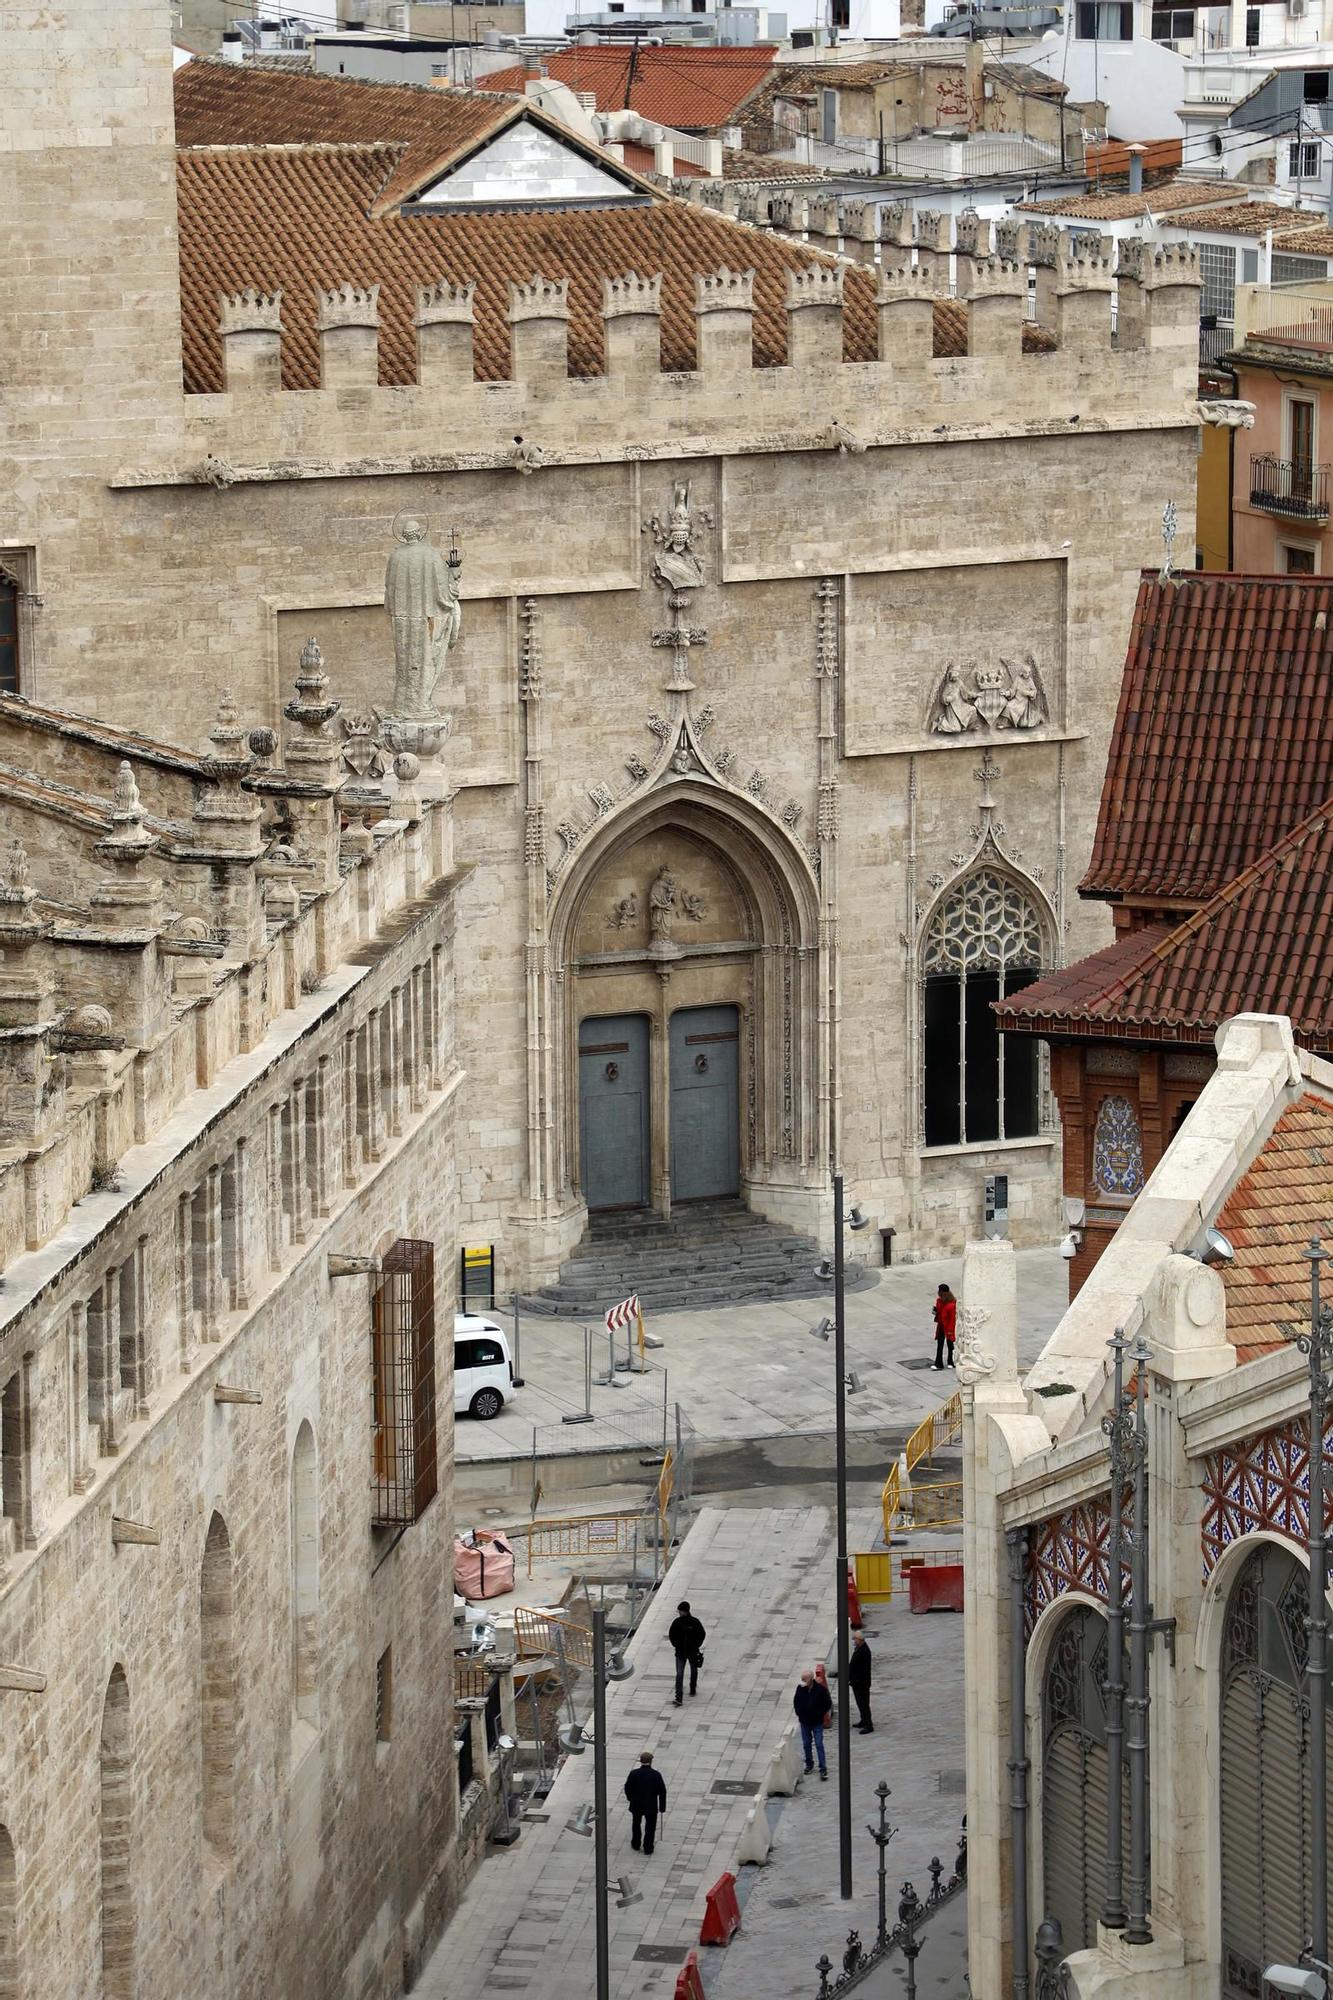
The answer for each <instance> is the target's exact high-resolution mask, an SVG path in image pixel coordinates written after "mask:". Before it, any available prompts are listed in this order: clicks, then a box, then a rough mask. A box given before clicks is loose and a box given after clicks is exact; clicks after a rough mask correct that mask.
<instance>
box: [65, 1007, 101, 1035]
mask: <svg viewBox="0 0 1333 2000" xmlns="http://www.w3.org/2000/svg"><path fill="white" fill-rule="evenodd" d="M69 1025H70V1028H71V1030H72V1031H73V1033H74V1034H76V1035H90V1036H92V1035H96V1036H99V1037H100V1036H102V1035H109V1034H110V1033H111V1012H110V1009H109V1008H107V1007H99V1006H98V1005H97V1003H96V1001H93V1000H90V1001H88V1002H87V1004H86V1005H85V1006H83V1007H76V1008H75V1010H74V1012H73V1013H72V1014H71V1015H70V1019H69Z"/></svg>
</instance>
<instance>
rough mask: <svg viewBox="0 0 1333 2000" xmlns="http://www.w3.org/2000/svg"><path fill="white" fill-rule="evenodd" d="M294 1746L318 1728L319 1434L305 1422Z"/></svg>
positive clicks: (299, 1474)
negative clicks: (317, 1451)
mask: <svg viewBox="0 0 1333 2000" xmlns="http://www.w3.org/2000/svg"><path fill="white" fill-rule="evenodd" d="M291 1506H292V1524H291V1534H292V1580H291V1583H292V1721H293V1748H294V1749H295V1750H300V1749H302V1748H304V1745H305V1742H307V1741H308V1740H309V1737H310V1735H311V1734H313V1733H314V1732H315V1731H316V1730H317V1729H318V1728H319V1491H318V1485H317V1478H316V1464H315V1434H314V1432H313V1431H312V1430H311V1428H310V1425H309V1424H308V1423H304V1424H302V1426H301V1428H300V1430H299V1431H298V1432H297V1436H296V1450H295V1451H294V1453H293V1454H292V1500H291Z"/></svg>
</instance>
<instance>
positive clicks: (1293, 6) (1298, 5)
mask: <svg viewBox="0 0 1333 2000" xmlns="http://www.w3.org/2000/svg"><path fill="white" fill-rule="evenodd" d="M1307 4H1308V0H1287V12H1288V14H1290V16H1291V18H1292V20H1293V21H1300V20H1303V19H1304V17H1305V9H1306V6H1307Z"/></svg>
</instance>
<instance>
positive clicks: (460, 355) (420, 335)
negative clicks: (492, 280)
mask: <svg viewBox="0 0 1333 2000" xmlns="http://www.w3.org/2000/svg"><path fill="white" fill-rule="evenodd" d="M476 296H477V287H476V282H475V280H474V281H472V282H471V283H469V284H466V285H451V284H450V283H449V281H448V280H447V279H446V278H441V279H440V280H439V282H438V283H437V284H434V285H418V286H417V292H416V311H415V313H414V315H413V318H414V323H415V326H416V333H417V380H418V381H419V382H421V383H423V384H429V385H431V386H434V385H436V384H446V383H463V382H470V381H471V380H472V338H473V331H472V330H473V324H474V321H475V318H476V303H475V301H476Z"/></svg>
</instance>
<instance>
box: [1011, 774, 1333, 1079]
mask: <svg viewBox="0 0 1333 2000" xmlns="http://www.w3.org/2000/svg"><path fill="white" fill-rule="evenodd" d="M1242 1013H1256V1014H1287V1015H1290V1017H1291V1023H1292V1027H1293V1028H1294V1030H1295V1033H1296V1037H1297V1039H1298V1040H1299V1041H1300V1042H1301V1043H1302V1044H1303V1045H1304V1046H1305V1047H1307V1048H1315V1049H1320V1050H1323V1049H1328V1048H1330V1047H1333V799H1331V800H1329V801H1328V802H1327V803H1326V804H1325V805H1322V806H1320V807H1319V809H1318V811H1317V812H1314V813H1311V815H1310V817H1309V818H1308V819H1306V820H1304V821H1302V823H1301V825H1300V826H1298V827H1295V828H1293V830H1292V831H1291V832H1290V833H1288V834H1285V835H1284V836H1283V838H1282V839H1281V840H1279V841H1277V842H1276V843H1275V844H1274V845H1273V846H1272V847H1270V848H1269V850H1268V852H1267V853H1266V854H1263V855H1261V856H1260V857H1259V859H1258V860H1257V861H1254V862H1252V863H1251V865H1250V866H1249V867H1248V868H1245V869H1243V870H1242V871H1241V873H1240V874H1239V875H1237V876H1236V878H1235V880H1234V881H1231V882H1228V883H1227V885H1226V887H1225V888H1224V889H1221V890H1219V891H1218V893H1217V895H1216V896H1214V897H1212V898H1211V899H1210V900H1209V901H1208V902H1207V903H1205V904H1204V906H1203V908H1202V909H1201V910H1197V911H1195V913H1194V914H1193V915H1192V916H1190V917H1188V918H1186V920H1185V921H1184V922H1183V923H1181V924H1178V925H1177V926H1176V927H1175V928H1174V929H1171V928H1169V927H1168V926H1166V925H1162V924H1155V925H1153V926H1152V927H1151V928H1148V929H1144V930H1141V931H1133V932H1131V933H1130V934H1129V935H1128V936H1126V937H1121V938H1117V939H1116V941H1115V943H1114V944H1112V945H1108V946H1107V948H1106V949H1105V950H1104V951H1099V952H1095V953H1094V954H1093V955H1092V957H1091V958H1085V959H1082V960H1081V961H1080V962H1079V963H1078V964H1077V965H1072V966H1070V967H1068V968H1067V969H1066V970H1065V971H1063V972H1057V973H1053V974H1052V975H1051V976H1050V977H1049V978H1047V979H1041V980H1038V981H1036V982H1035V984H1033V985H1032V986H1029V987H1026V988H1025V989H1024V990H1023V992H1022V993H1020V994H1016V995H1015V997H1014V998H1013V1000H1011V1001H1006V1002H1005V1003H1004V1006H1003V1007H1002V1008H1001V1010H1000V1014H1001V1020H1002V1021H1003V1022H1004V1023H1005V1025H1009V1024H1010V1023H1012V1024H1013V1025H1015V1026H1017V1025H1018V1024H1019V1022H1020V1021H1021V1022H1024V1023H1026V1025H1027V1027H1028V1030H1029V1032H1032V1033H1045V1032H1047V1028H1046V1027H1041V1026H1039V1025H1038V1023H1041V1022H1044V1023H1046V1024H1048V1026H1049V1027H1051V1028H1053V1029H1055V1031H1056V1032H1059V1027H1058V1026H1057V1024H1059V1025H1061V1026H1063V1025H1065V1024H1067V1025H1068V1026H1069V1027H1071V1028H1072V1027H1085V1028H1091V1029H1092V1030H1093V1031H1096V1029H1098V1028H1099V1027H1102V1028H1104V1027H1112V1028H1120V1029H1145V1030H1147V1031H1148V1032H1149V1033H1150V1034H1155V1031H1159V1030H1163V1029H1166V1030H1170V1034H1169V1037H1167V1039H1170V1040H1172V1041H1182V1040H1186V1041H1210V1040H1211V1039H1212V1035H1213V1031H1214V1030H1215V1029H1216V1028H1218V1027H1219V1026H1220V1025H1221V1023H1222V1022H1223V1021H1225V1020H1226V1019H1227V1018H1228V1017H1229V1016H1230V1015H1232V1014H1242Z"/></svg>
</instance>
